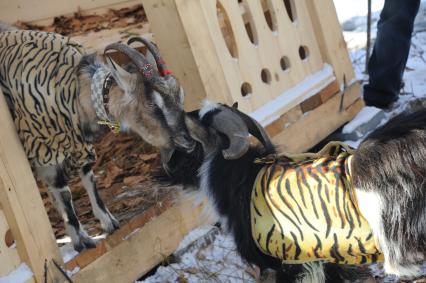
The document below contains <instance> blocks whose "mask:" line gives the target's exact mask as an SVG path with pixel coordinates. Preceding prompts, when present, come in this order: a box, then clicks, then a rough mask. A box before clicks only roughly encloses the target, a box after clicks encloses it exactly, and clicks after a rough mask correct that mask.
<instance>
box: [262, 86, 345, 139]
mask: <svg viewBox="0 0 426 283" xmlns="http://www.w3.org/2000/svg"><path fill="white" fill-rule="evenodd" d="M338 92H339V85H338V83H337V81H333V82H331V83H330V84H329V85H328V86H326V87H325V88H324V89H322V90H321V91H320V92H318V93H317V94H316V95H314V96H312V97H311V98H308V99H307V100H305V101H303V102H302V103H301V104H299V105H297V106H295V107H293V108H292V109H291V110H289V111H287V112H286V113H285V114H283V115H282V116H281V117H279V118H278V119H276V120H275V121H274V122H273V123H271V124H269V125H268V126H267V127H266V130H267V132H268V134H269V135H270V136H271V137H274V136H276V135H277V134H279V133H280V132H281V131H283V129H285V128H288V127H289V126H290V125H291V124H294V123H296V122H298V121H299V120H300V119H301V118H302V115H303V113H306V112H308V111H311V110H313V109H315V108H316V107H318V106H320V105H321V104H322V103H324V102H325V101H327V100H328V99H330V98H331V97H333V96H334V95H336V94H337V93H338ZM318 99H320V101H318Z"/></svg>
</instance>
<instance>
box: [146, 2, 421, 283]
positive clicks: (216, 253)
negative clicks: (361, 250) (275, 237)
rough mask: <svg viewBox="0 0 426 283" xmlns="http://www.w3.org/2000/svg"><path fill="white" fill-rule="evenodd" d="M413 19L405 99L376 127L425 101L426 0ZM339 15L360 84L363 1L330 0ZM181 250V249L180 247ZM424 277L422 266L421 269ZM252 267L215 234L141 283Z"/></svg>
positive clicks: (367, 113) (236, 277)
mask: <svg viewBox="0 0 426 283" xmlns="http://www.w3.org/2000/svg"><path fill="white" fill-rule="evenodd" d="M383 2H384V0H372V3H373V5H372V11H373V27H372V39H373V42H374V39H375V36H376V32H377V30H376V26H377V21H378V19H379V15H380V10H381V8H382V7H383ZM422 2H423V3H422V6H421V9H420V12H419V15H418V16H417V20H416V27H415V31H414V35H413V39H412V48H411V52H410V57H409V60H408V63H407V68H406V71H405V75H404V82H405V87H404V90H403V95H401V97H400V100H399V101H398V103H397V104H396V106H395V108H394V109H393V110H392V111H391V112H386V113H385V115H384V117H385V118H384V119H383V121H381V123H380V125H382V124H384V123H386V121H388V120H389V119H390V118H391V117H393V116H395V115H397V114H399V113H401V112H403V111H405V110H406V108H407V106H408V105H409V104H410V103H412V102H413V101H414V100H415V99H418V98H425V97H426V54H425V51H426V0H423V1H422ZM334 3H335V6H336V9H337V13H338V17H339V20H340V22H341V23H342V27H343V29H344V37H345V40H346V42H347V44H348V48H349V51H350V56H351V59H352V63H353V65H354V69H355V72H356V76H357V79H358V80H360V81H361V82H365V81H366V80H367V76H366V75H365V74H364V70H365V50H364V48H365V42H366V14H367V1H360V0H334ZM374 113H377V110H376V109H374V108H371V107H366V108H365V109H363V110H362V111H361V112H360V113H359V115H358V116H357V117H355V118H354V120H353V121H352V122H351V123H349V124H347V126H346V127H345V128H344V130H343V131H346V132H350V131H353V130H354V129H356V128H357V126H359V125H361V124H363V123H364V122H366V121H368V120H369V119H371V117H372V116H373V115H374ZM362 138H363V137H359V139H358V140H354V141H347V142H348V143H350V144H351V145H352V146H355V147H356V146H357V145H358V144H359V143H360V142H361V141H362ZM207 231H209V229H207V228H205V227H204V228H202V229H201V230H196V231H194V232H193V233H190V234H189V236H188V237H187V238H186V240H185V244H186V243H189V242H190V240H194V239H197V238H199V237H200V234H202V233H203V232H205V233H208V232H207ZM183 246H185V245H184V244H182V245H181V248H182V247H183ZM423 270H425V274H426V264H425V266H424V268H423ZM372 271H373V274H374V275H375V276H377V277H378V278H381V279H379V281H378V282H380V283H388V282H397V279H396V278H394V277H391V276H388V277H383V270H382V269H381V267H380V265H375V266H372ZM256 274H257V273H256V269H254V268H253V267H251V266H249V265H248V264H246V263H244V261H243V260H242V259H241V258H240V257H239V256H238V254H237V252H236V250H235V244H234V242H233V239H232V238H231V237H230V236H229V235H226V234H225V233H224V232H220V233H218V234H217V236H216V237H215V239H214V240H213V242H212V243H211V244H210V245H207V246H205V247H202V248H199V249H192V250H191V251H188V252H187V253H184V255H183V256H181V257H180V260H179V261H178V263H173V264H170V265H167V266H162V267H160V268H158V270H157V272H156V273H155V274H154V275H152V276H151V277H149V278H147V279H145V280H143V281H140V282H141V283H142V282H143V283H163V282H170V283H171V282H179V283H186V282H189V283H192V282H193V283H198V282H218V283H219V282H220V283H221V282H230V283H240V282H241V283H243V282H255V277H256Z"/></svg>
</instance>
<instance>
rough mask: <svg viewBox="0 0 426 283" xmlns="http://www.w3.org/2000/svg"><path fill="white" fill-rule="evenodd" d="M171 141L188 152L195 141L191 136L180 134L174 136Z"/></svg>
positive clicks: (193, 146)
mask: <svg viewBox="0 0 426 283" xmlns="http://www.w3.org/2000/svg"><path fill="white" fill-rule="evenodd" d="M173 141H174V144H175V145H176V146H177V147H179V148H181V149H183V150H185V151H186V152H188V153H190V152H192V151H193V150H194V148H195V141H194V140H193V139H191V138H186V137H183V136H180V137H175V138H174V139H173Z"/></svg>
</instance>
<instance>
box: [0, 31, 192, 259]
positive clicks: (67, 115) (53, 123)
mask: <svg viewBox="0 0 426 283" xmlns="http://www.w3.org/2000/svg"><path fill="white" fill-rule="evenodd" d="M135 41H138V42H141V43H143V44H145V45H146V47H147V48H148V50H149V51H150V53H151V56H152V57H153V58H154V59H155V62H150V61H148V59H147V58H146V57H145V56H144V55H143V54H141V53H139V52H138V51H136V50H135V49H133V48H130V47H129V46H128V45H125V44H121V43H114V44H110V45H108V46H107V47H106V48H105V54H106V58H108V60H107V61H106V62H105V61H104V59H103V58H102V56H101V55H100V54H88V55H85V54H83V53H84V52H83V50H82V48H81V46H79V45H78V44H77V43H75V42H72V41H71V40H70V39H69V38H67V37H63V36H61V35H58V34H55V33H45V32H36V31H23V30H14V31H4V32H2V33H0V62H1V65H0V89H1V90H2V91H3V93H4V95H5V97H6V101H7V103H8V106H9V109H10V112H11V114H12V117H13V120H14V122H15V126H16V128H17V132H18V135H19V138H20V140H21V141H22V143H23V146H24V150H25V152H26V154H27V157H28V159H29V161H30V164H31V166H32V167H33V168H34V169H35V171H36V173H37V175H38V176H39V177H40V178H41V179H42V180H43V181H44V182H45V183H46V184H47V185H48V188H49V192H50V193H51V196H52V197H53V199H54V203H55V206H56V208H57V209H58V211H59V212H60V213H61V215H62V217H63V219H64V222H65V226H66V230H67V233H68V235H69V236H70V237H71V239H72V242H73V245H74V248H75V249H76V250H77V251H81V250H82V249H85V248H91V247H94V246H95V242H94V241H93V240H92V239H91V238H90V237H89V236H88V235H87V233H86V232H85V231H84V229H83V227H82V225H81V224H80V222H79V221H78V219H77V216H76V214H75V211H74V208H73V205H72V199H71V191H70V189H69V187H68V180H69V179H70V178H71V177H72V176H76V175H78V174H79V175H80V177H81V179H82V183H83V185H84V187H85V189H86V190H87V192H88V195H89V199H90V202H91V205H92V208H93V213H94V215H95V216H96V217H97V218H98V219H99V220H100V223H101V226H102V228H103V230H104V231H105V232H107V233H112V232H113V231H114V230H116V229H117V228H118V227H119V223H118V221H117V220H116V219H115V218H114V216H113V215H112V214H111V213H110V212H109V211H108V209H107V208H106V206H105V205H104V203H103V202H102V200H101V198H100V197H99V194H98V192H97V190H96V182H95V178H94V174H93V171H92V164H93V162H94V160H95V153H94V151H93V149H92V145H91V144H92V143H93V142H95V141H96V140H97V139H100V138H102V136H103V135H104V134H105V133H106V132H107V131H108V126H106V125H110V126H111V125H118V126H116V127H121V128H123V129H125V130H131V131H133V132H136V133H137V134H138V135H139V136H141V137H142V138H143V139H144V140H145V141H147V142H148V143H150V144H152V145H155V146H158V147H159V148H172V147H173V148H174V147H180V148H182V149H183V150H186V151H191V150H192V149H193V147H194V145H195V142H194V141H193V140H192V139H191V138H190V136H189V134H188V132H187V130H186V126H185V123H184V112H183V110H182V109H183V99H184V92H183V89H182V87H181V86H180V84H179V82H178V80H177V79H176V78H175V77H174V76H173V75H172V74H171V72H170V71H169V70H168V69H167V66H166V64H165V63H164V61H163V60H162V59H161V57H160V54H159V52H158V50H157V49H156V47H155V46H154V45H153V44H151V43H150V42H148V41H147V40H145V39H142V38H133V39H131V40H129V42H128V44H131V43H133V42H135ZM110 50H116V51H118V52H119V53H122V54H124V55H126V56H127V57H128V58H129V59H130V64H129V65H128V66H125V67H121V66H120V65H118V64H117V63H115V62H114V61H113V60H112V59H111V58H110V57H109V53H108V52H109V51H110ZM111 127H112V126H111Z"/></svg>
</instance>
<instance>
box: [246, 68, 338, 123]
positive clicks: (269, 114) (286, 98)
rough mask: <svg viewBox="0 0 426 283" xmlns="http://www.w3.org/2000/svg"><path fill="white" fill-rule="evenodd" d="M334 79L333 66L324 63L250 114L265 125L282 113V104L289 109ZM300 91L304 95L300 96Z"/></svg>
mask: <svg viewBox="0 0 426 283" xmlns="http://www.w3.org/2000/svg"><path fill="white" fill-rule="evenodd" d="M334 80H335V77H334V75H333V68H332V67H331V66H330V65H329V64H324V67H323V68H322V69H321V70H320V71H318V72H317V73H314V74H312V75H309V76H307V77H306V78H305V79H304V80H303V81H301V82H300V83H298V84H297V85H296V86H295V87H292V88H290V89H288V90H286V91H284V92H283V93H282V94H281V95H280V96H278V97H277V98H274V99H273V100H271V101H269V102H268V103H266V104H265V105H263V106H262V107H260V108H259V109H257V110H255V111H253V112H252V113H250V116H251V117H253V118H254V119H256V121H258V122H259V123H260V124H261V125H262V126H267V125H269V124H270V123H272V122H273V121H275V120H276V119H277V118H279V117H280V116H281V115H282V114H284V113H282V111H283V105H286V109H291V108H292V107H293V106H295V105H297V103H300V102H303V101H304V100H306V99H308V98H309V97H311V96H313V95H315V94H317V93H318V92H319V91H320V90H322V89H323V88H324V87H326V86H327V85H328V84H330V83H331V82H333V81H334ZM301 93H304V94H305V95H304V96H303V97H301V96H300V94H301Z"/></svg>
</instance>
